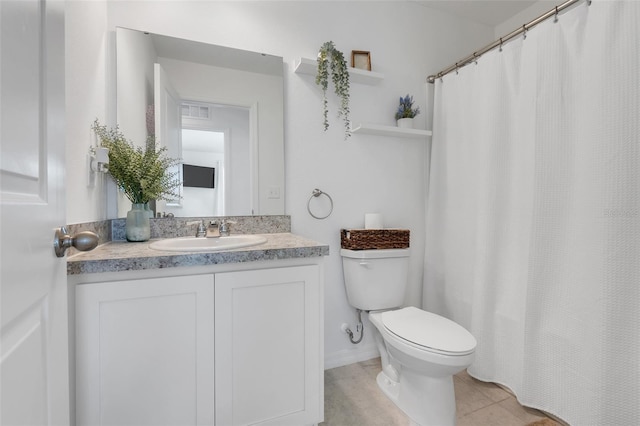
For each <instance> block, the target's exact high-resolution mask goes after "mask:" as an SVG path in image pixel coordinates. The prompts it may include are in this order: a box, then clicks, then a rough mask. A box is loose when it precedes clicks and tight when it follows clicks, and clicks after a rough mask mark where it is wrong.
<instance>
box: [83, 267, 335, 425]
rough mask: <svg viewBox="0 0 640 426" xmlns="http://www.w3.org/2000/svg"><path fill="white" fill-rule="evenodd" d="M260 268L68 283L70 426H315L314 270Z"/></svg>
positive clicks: (318, 407)
mask: <svg viewBox="0 0 640 426" xmlns="http://www.w3.org/2000/svg"><path fill="white" fill-rule="evenodd" d="M257 263H258V265H256V266H253V267H247V266H246V265H244V266H242V267H241V268H240V270H234V269H233V268H230V267H226V268H222V269H220V268H216V267H213V266H212V267H195V268H194V269H193V271H190V268H180V269H181V271H180V272H176V271H169V270H155V271H135V272H136V273H137V274H136V273H131V272H119V273H109V274H108V278H109V281H103V282H95V280H96V279H99V278H96V276H100V275H102V274H91V275H93V277H91V279H89V280H85V282H83V280H82V278H83V277H82V276H79V277H78V278H76V279H75V281H76V282H75V295H76V301H75V306H76V312H75V332H76V334H75V347H76V350H75V356H76V359H75V365H76V388H75V393H76V424H77V425H79V426H80V425H89V424H91V425H134V424H135V425H178V424H179V425H201V424H202V425H214V424H215V425H220V426H230V425H248V424H263V425H279V426H280V425H283V426H284V425H310V424H316V423H319V422H320V421H322V420H323V415H324V409H323V405H324V381H323V358H322V356H323V338H324V337H323V328H322V327H323V319H322V317H323V305H322V303H323V291H322V272H321V267H320V263H319V262H304V263H301V261H298V262H295V261H277V262H276V263H275V264H276V265H278V267H266V266H267V265H270V264H271V263H273V262H257ZM307 263H311V264H307ZM256 267H260V268H261V269H256ZM191 272H193V273H194V274H193V275H191V274H189V273H191ZM178 273H180V274H182V275H176V276H170V277H167V276H159V275H160V274H163V275H167V274H178ZM123 274H124V275H123ZM120 276H124V277H125V278H126V279H121V280H115V278H118V277H120ZM132 276H133V277H134V278H132Z"/></svg>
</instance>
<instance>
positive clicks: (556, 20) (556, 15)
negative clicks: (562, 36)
mask: <svg viewBox="0 0 640 426" xmlns="http://www.w3.org/2000/svg"><path fill="white" fill-rule="evenodd" d="M553 22H558V6H556V14H555V16H554V17H553Z"/></svg>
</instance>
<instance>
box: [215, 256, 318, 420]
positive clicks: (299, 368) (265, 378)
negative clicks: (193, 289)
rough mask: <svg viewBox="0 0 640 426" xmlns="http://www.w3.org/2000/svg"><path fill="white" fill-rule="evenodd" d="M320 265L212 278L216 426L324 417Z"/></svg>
mask: <svg viewBox="0 0 640 426" xmlns="http://www.w3.org/2000/svg"><path fill="white" fill-rule="evenodd" d="M320 290H321V289H320V285H319V272H318V266H315V265H313V266H299V267H295V268H280V269H267V270H257V271H243V272H228V273H222V274H216V292H215V293H216V301H215V345H216V351H215V353H216V365H215V376H216V424H217V425H233V426H237V425H248V424H258V423H259V424H265V425H267V424H268V425H277V426H284V425H308V424H314V423H317V422H318V421H319V419H321V418H322V417H321V416H322V415H323V412H324V411H323V405H324V400H323V394H324V392H320V390H321V389H323V387H324V382H323V376H322V374H318V373H319V372H321V373H322V371H323V365H324V361H323V359H322V358H321V356H322V353H321V339H323V333H322V324H321V322H320V319H321V309H322V305H321V303H320V301H321V300H322V296H321V293H320Z"/></svg>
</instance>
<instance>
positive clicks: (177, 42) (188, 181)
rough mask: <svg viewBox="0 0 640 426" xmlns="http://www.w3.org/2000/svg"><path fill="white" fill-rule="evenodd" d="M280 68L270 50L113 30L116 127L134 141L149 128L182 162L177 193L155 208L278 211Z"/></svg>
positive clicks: (122, 211) (184, 212) (121, 203)
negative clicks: (240, 47) (177, 196)
mask: <svg viewBox="0 0 640 426" xmlns="http://www.w3.org/2000/svg"><path fill="white" fill-rule="evenodd" d="M283 70H284V64H283V60H282V58H281V57H277V56H272V55H267V54H263V53H257V52H250V51H245V50H239V49H233V48H229V47H223V46H217V45H212V44H207V43H201V42H196V41H191V40H184V39H179V38H175V37H169V36H165V35H160V34H152V33H147V32H143V31H137V30H131V29H126V28H117V29H116V87H117V93H116V104H117V122H118V126H119V127H120V130H121V131H122V132H123V133H124V134H125V136H126V137H127V138H128V139H130V140H132V141H133V142H134V143H136V144H138V143H139V144H144V143H145V140H146V138H147V135H149V134H153V135H154V136H155V138H156V141H157V143H158V144H159V145H161V146H166V147H167V149H168V154H169V156H171V157H173V158H180V159H181V160H182V162H183V164H181V165H180V166H179V167H177V168H176V170H175V172H177V173H179V175H180V178H181V181H182V182H183V183H184V184H183V186H182V187H181V189H180V190H181V198H180V199H179V200H173V201H167V202H165V201H158V202H157V203H155V210H156V211H157V212H163V213H173V214H174V215H175V216H178V217H193V216H245V215H281V214H284V130H283V129H284V126H283V114H284V100H283V90H284V83H283ZM117 203H118V208H117V211H118V217H124V216H126V212H127V211H128V210H129V209H130V203H129V201H128V200H127V199H126V197H124V196H123V195H121V194H118V197H117ZM152 204H153V203H152Z"/></svg>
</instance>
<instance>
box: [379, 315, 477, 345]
mask: <svg viewBox="0 0 640 426" xmlns="http://www.w3.org/2000/svg"><path fill="white" fill-rule="evenodd" d="M381 320H382V324H383V325H384V327H385V328H386V329H387V330H388V331H389V332H390V333H393V334H394V335H395V336H397V337H398V338H400V339H402V340H405V341H407V342H409V343H412V344H413V345H417V346H419V347H421V349H423V350H426V351H430V352H436V353H439V354H444V355H454V356H456V355H458V356H459V355H467V354H470V353H472V352H473V351H474V350H475V347H476V339H475V338H474V337H473V336H472V335H471V333H469V332H468V331H467V330H466V329H465V328H464V327H462V326H461V325H459V324H457V323H455V322H453V321H451V320H449V319H447V318H444V317H442V316H440V315H437V314H434V313H431V312H427V311H423V310H422V309H418V308H415V307H412V306H410V307H407V308H402V309H398V310H394V311H386V312H383V313H382V315H381Z"/></svg>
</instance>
